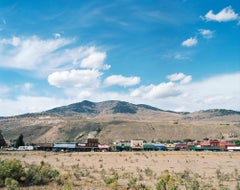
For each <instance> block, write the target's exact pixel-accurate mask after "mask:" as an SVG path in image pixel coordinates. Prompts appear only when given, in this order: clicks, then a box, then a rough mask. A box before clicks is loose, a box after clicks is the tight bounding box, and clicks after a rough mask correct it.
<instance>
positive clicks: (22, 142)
mask: <svg viewBox="0 0 240 190" xmlns="http://www.w3.org/2000/svg"><path fill="white" fill-rule="evenodd" d="M24 145H25V143H24V141H23V134H21V135H20V136H19V137H18V139H17V141H16V144H15V147H17V148H18V147H19V146H24Z"/></svg>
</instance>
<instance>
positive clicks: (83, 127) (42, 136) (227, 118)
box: [0, 101, 240, 143]
mask: <svg viewBox="0 0 240 190" xmlns="http://www.w3.org/2000/svg"><path fill="white" fill-rule="evenodd" d="M0 130H1V131H2V134H3V135H4V137H5V139H6V140H7V141H8V142H13V141H14V140H15V139H16V138H17V137H18V136H19V134H20V133H22V134H23V135H24V139H25V142H29V143H39V142H56V141H76V142H82V141H84V140H86V138H87V137H97V138H99V139H100V142H101V143H109V142H112V141H115V140H118V139H125V140H130V139H136V138H137V139H145V140H147V141H151V140H176V139H180V140H182V139H203V138H205V137H208V138H225V139H232V138H239V137H240V112H237V111H232V110H220V109H215V110H204V111H199V112H194V113H178V112H172V111H164V110H161V109H158V108H155V107H152V106H149V105H144V104H139V105H137V104H131V103H128V102H123V101H104V102H98V103H94V102H90V101H83V102H79V103H75V104H70V105H68V106H62V107H57V108H54V109H51V110H47V111H44V112H41V113H29V114H24V115H19V116H15V117H8V118H1V119H0Z"/></svg>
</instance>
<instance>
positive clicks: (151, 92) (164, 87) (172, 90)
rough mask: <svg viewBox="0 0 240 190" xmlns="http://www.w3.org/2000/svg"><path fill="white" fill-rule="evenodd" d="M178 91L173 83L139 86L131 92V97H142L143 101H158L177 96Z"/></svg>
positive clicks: (179, 92)
mask: <svg viewBox="0 0 240 190" xmlns="http://www.w3.org/2000/svg"><path fill="white" fill-rule="evenodd" d="M180 94H181V91H180V89H178V88H177V86H176V85H175V84H174V83H173V82H167V83H160V84H158V85H153V84H151V85H148V86H141V87H139V88H137V89H135V90H133V91H132V92H131V96H142V97H143V98H144V99H145V98H146V99H158V98H167V97H172V96H178V95H180Z"/></svg>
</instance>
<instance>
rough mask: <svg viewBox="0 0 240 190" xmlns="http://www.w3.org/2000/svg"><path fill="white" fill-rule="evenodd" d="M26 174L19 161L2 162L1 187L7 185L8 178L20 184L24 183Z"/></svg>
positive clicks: (0, 163)
mask: <svg viewBox="0 0 240 190" xmlns="http://www.w3.org/2000/svg"><path fill="white" fill-rule="evenodd" d="M25 176H26V173H25V170H24V168H23V166H22V164H21V162H20V161H19V160H16V159H13V160H3V161H0V186H4V185H5V180H6V178H11V179H13V180H16V181H18V182H23V181H24V179H25Z"/></svg>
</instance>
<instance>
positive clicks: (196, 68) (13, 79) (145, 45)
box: [0, 0, 240, 116]
mask: <svg viewBox="0 0 240 190" xmlns="http://www.w3.org/2000/svg"><path fill="white" fill-rule="evenodd" d="M239 52H240V1H238V0H232V1H226V0H212V1H207V0H182V1H181V0H171V1H169V0H141V1H139V0H121V1H120V0H113V1H108V0H98V1H90V0H85V1H75V0H48V1H37V0H32V1H29V0H22V1H13V0H1V1H0V107H1V109H0V116H9V115H16V114H23V113H28V112H39V111H43V110H47V109H50V108H53V107H56V106H62V105H67V104H71V103H74V102H79V101H82V100H86V99H87V100H90V101H94V102H99V101H105V100H123V101H128V102H131V103H136V104H140V103H141V104H142V103H145V104H149V105H152V106H155V107H158V108H161V109H165V110H173V111H191V112H192V111H198V110H205V109H213V108H224V109H233V110H240V96H239V94H240V53H239Z"/></svg>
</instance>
